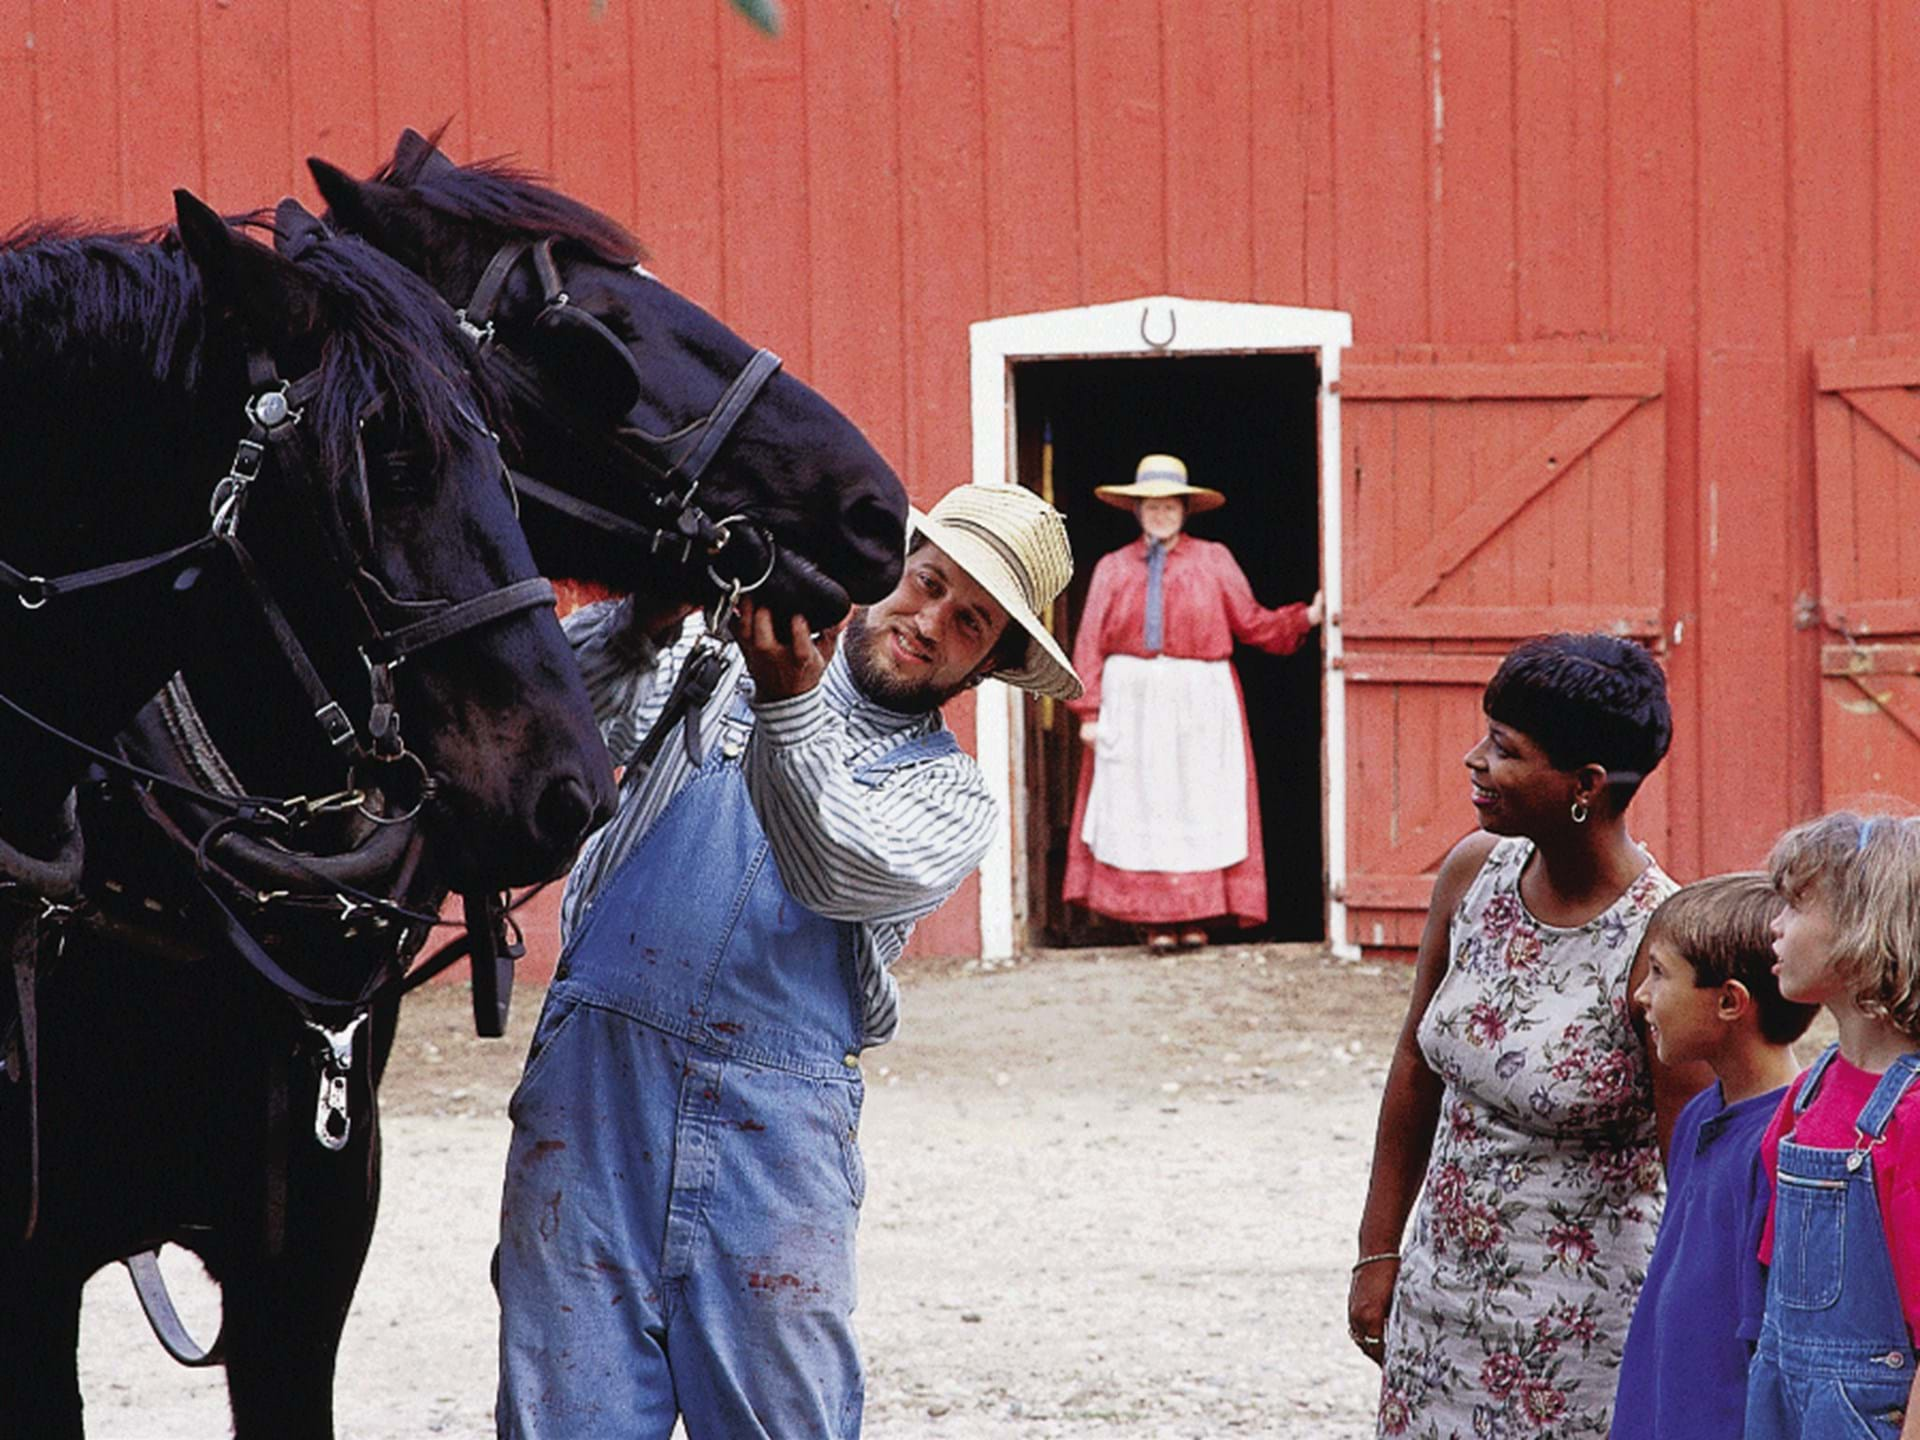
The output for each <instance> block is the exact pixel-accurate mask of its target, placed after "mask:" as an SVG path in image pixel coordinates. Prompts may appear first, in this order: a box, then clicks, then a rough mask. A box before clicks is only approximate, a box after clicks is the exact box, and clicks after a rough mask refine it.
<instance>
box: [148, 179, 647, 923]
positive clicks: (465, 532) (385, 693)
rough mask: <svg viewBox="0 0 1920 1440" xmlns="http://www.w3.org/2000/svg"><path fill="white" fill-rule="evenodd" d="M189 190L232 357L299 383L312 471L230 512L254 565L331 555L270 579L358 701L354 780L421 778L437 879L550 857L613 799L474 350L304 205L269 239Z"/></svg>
mask: <svg viewBox="0 0 1920 1440" xmlns="http://www.w3.org/2000/svg"><path fill="white" fill-rule="evenodd" d="M189 198H190V197H189ZM196 205H197V202H195V205H189V204H187V203H185V202H183V204H182V207H181V211H180V221H181V223H180V227H179V233H180V240H181V244H182V246H183V248H184V249H185V250H186V252H187V254H188V255H189V256H190V257H191V258H192V259H193V262H194V264H195V266H196V268H197V269H198V270H199V271H200V273H201V275H202V276H203V277H204V280H205V283H206V286H207V293H208V299H209V304H210V308H211V309H213V310H214V311H216V312H217V313H220V314H222V315H226V316H230V317H232V318H233V319H234V321H235V322H236V323H235V326H234V332H235V334H236V336H237V338H238V340H239V342H240V346H241V347H242V348H243V349H244V351H245V354H244V355H241V356H236V355H233V354H231V353H229V354H228V355H227V357H226V363H227V364H228V365H229V366H234V365H235V364H236V363H238V364H239V365H241V366H244V367H245V373H246V374H247V378H248V379H249V381H250V382H252V383H255V384H257V383H258V373H257V372H258V371H259V369H260V366H261V359H260V357H261V356H263V355H264V356H266V357H268V359H269V360H270V361H271V362H272V363H273V364H274V365H275V367H276V368H277V369H278V370H279V371H280V373H282V374H285V373H288V372H289V371H296V370H297V369H298V368H299V367H306V373H307V374H308V375H309V376H311V377H312V378H311V381H310V389H311V399H310V400H309V401H308V402H307V405H306V409H307V410H308V411H309V412H310V413H311V414H312V416H313V419H314V421H315V422H316V423H315V432H314V435H313V441H312V447H313V451H314V458H315V460H316V462H317V464H316V466H315V469H316V472H317V474H316V478H317V479H318V480H319V483H317V484H309V485H306V486H284V485H283V486H277V487H276V486H271V485H270V486H265V487H260V486H254V487H249V488H251V489H254V490H257V491H258V492H259V493H257V494H255V495H252V496H248V497H244V503H245V504H246V505H247V506H248V507H249V508H252V507H254V506H257V507H258V509H259V511H260V513H259V515H258V516H253V515H247V514H245V513H244V512H241V513H239V514H238V515H236V517H235V520H234V521H233V522H232V526H231V528H232V529H233V530H234V531H235V532H236V533H237V534H238V535H240V536H241V537H242V538H243V539H245V540H246V542H247V545H248V546H249V547H252V546H254V545H255V544H256V543H257V546H258V548H259V554H258V564H257V566H256V567H255V568H256V569H257V570H258V571H259V572H260V573H261V574H264V575H268V576H278V575H280V574H282V573H288V574H299V573H302V571H305V572H307V573H311V572H312V571H313V569H314V561H315V559H316V558H321V559H323V560H324V561H325V562H326V563H325V564H324V565H323V567H322V569H323V573H324V574H325V575H327V576H330V577H331V584H328V583H322V584H319V585H310V584H303V585H299V586H292V585H280V584H278V583H275V584H274V586H273V589H274V592H275V594H276V596H277V598H278V601H279V603H280V605H281V606H282V608H283V609H284V610H285V612H286V614H287V616H288V619H289V621H290V623H291V624H292V626H293V628H294V629H295V630H296V632H297V633H299V634H301V635H303V636H307V635H311V636H313V637H315V638H314V640H313V642H312V643H313V646H314V655H315V663H316V666H317V667H318V668H320V669H321V670H322V672H323V673H327V674H332V675H342V676H344V677H351V678H350V682H349V681H348V680H343V681H342V683H343V684H346V683H351V684H352V685H353V687H354V688H353V690H352V691H351V693H353V694H355V695H356V696H363V697H365V698H364V704H365V710H364V712H363V713H364V714H365V715H366V717H367V731H368V733H367V736H366V738H365V740H364V741H361V740H358V739H356V740H355V741H353V742H350V743H351V744H353V745H358V746H360V748H361V751H362V754H361V756H360V758H359V759H358V760H357V762H356V765H355V771H354V774H353V776H352V777H351V779H352V781H353V784H354V785H355V786H358V785H359V784H360V783H362V782H366V783H368V784H372V785H377V786H387V785H397V786H398V787H399V788H400V789H401V790H402V791H403V792H404V791H405V788H406V786H407V784H408V775H409V773H411V774H412V775H413V777H414V778H415V779H416V780H417V779H419V778H422V777H424V778H425V779H426V781H427V782H428V784H427V788H428V791H429V792H430V794H431V803H429V804H428V805H427V806H426V807H425V813H424V820H425V823H426V826H427V832H428V835H429V838H430V840H431V841H432V850H431V853H432V855H433V857H434V859H435V862H436V863H435V867H434V868H435V869H436V871H438V872H440V873H442V874H443V875H444V877H445V878H446V879H447V880H448V881H449V883H452V884H456V885H462V886H469V887H470V886H475V885H480V884H486V885H499V884H505V883H509V882H519V881H525V880H534V879H544V878H546V877H548V876H550V875H552V874H554V873H556V872H557V871H558V870H560V869H562V868H563V867H564V866H565V865H566V864H567V863H568V862H569V861H570V860H571V857H572V855H573V853H574V851H575V850H576V849H577V848H578V846H579V844H580V842H581V841H582V840H583V839H584V838H585V836H586V835H587V833H588V832H589V831H590V830H592V829H593V828H594V827H595V826H596V825H598V824H599V823H601V822H602V821H603V820H604V819H605V818H606V816H607V815H608V814H609V813H610V812H611V805H612V798H613V797H612V782H611V767H610V765H609V764H608V762H607V759H606V755H605V749H604V747H603V746H602V744H601V743H600V740H599V737H598V734H597V732H596V731H595V730H594V728H593V723H592V715H591V707H590V704H589V702H588V701H587V698H586V694H585V691H584V689H583V687H582V686H581V684H580V681H579V678H578V673H577V671H576V669H575V667H574V666H573V663H572V659H571V656H570V654H569V652H568V650H567V647H566V643H565V640H564V638H563V637H562V636H561V634H560V631H559V626H558V624H557V622H556V621H555V619H554V617H553V614H552V610H551V599H552V595H551V588H550V587H548V586H547V585H546V584H545V582H544V581H542V580H541V579H540V578H539V575H538V572H537V571H536V569H535V567H534V564H533V559H532V555H531V553H530V551H529V550H528V548H527V544H526V540H525V537H524V535H523V533H522V532H521V530H520V527H519V524H518V522H517V519H516V515H515V503H514V497H513V494H512V491H511V488H510V486H509V484H508V483H507V480H506V476H505V470H504V466H503V463H502V461H501V458H500V454H499V446H498V442H497V440H496V438H495V437H494V435H493V433H492V431H491V429H490V428H489V423H488V418H487V417H488V415H489V412H490V410H491V409H492V408H495V407H496V404H497V402H496V401H495V400H494V398H493V397H492V396H490V395H489V394H488V393H487V392H486V391H484V390H483V389H482V388H481V387H480V385H479V384H478V383H477V381H476V378H475V375H474V372H473V369H472V366H471V364H470V347H469V346H468V345H467V344H466V341H465V339H464V337H462V336H461V334H460V332H459V331H458V329H457V327H456V326H455V325H454V324H453V323H452V322H451V320H450V318H449V317H448V316H447V315H446V313H445V307H444V306H443V305H441V304H440V302H439V300H438V298H437V297H435V296H434V295H433V294H432V293H431V292H430V291H429V290H428V289H427V288H426V286H424V285H423V284H421V283H420V282H419V280H418V279H417V278H416V277H415V276H413V275H412V274H410V273H409V272H407V271H405V270H404V269H403V268H402V267H400V266H398V265H396V264H394V263H393V262H392V261H391V260H389V259H388V258H387V257H385V256H383V255H381V254H379V253H378V252H377V251H375V250H374V249H372V248H371V247H370V246H367V245H366V244H364V243H363V242H361V241H358V240H355V239H353V238H352V237H346V236H334V235H333V234H332V233H331V232H330V231H328V230H327V229H326V227H324V226H323V225H322V224H321V223H320V222H319V221H318V220H316V219H315V218H314V217H312V216H311V215H308V214H307V213H306V212H305V211H304V210H303V209H301V208H300V207H299V206H298V205H297V204H296V203H295V202H292V201H287V202H283V204H282V205H281V206H280V208H279V210H278V211H277V212H276V214H275V217H274V232H275V248H274V249H273V250H269V249H267V248H266V247H264V246H259V245H255V244H253V243H251V242H249V241H246V240H245V239H243V238H242V237H241V236H239V235H237V234H235V233H234V232H233V231H232V230H231V229H230V228H229V227H227V226H226V225H225V224H224V223H223V222H219V221H218V220H217V217H213V216H212V215H211V214H210V213H208V212H206V211H205V210H204V208H203V207H202V208H198V209H196ZM322 317H326V319H327V323H324V324H322V323H320V322H321V318H322ZM303 492H304V493H303ZM256 528H257V530H258V532H259V540H258V541H257V542H255V541H254V540H253V539H252V538H251V536H250V535H249V534H248V531H249V530H250V529H256ZM210 663H211V665H212V666H218V665H221V664H222V663H223V662H222V661H220V660H217V659H216V660H214V661H212V662H210ZM229 668H230V667H229ZM290 668H295V669H297V667H290ZM190 673H191V672H190ZM196 689H197V692H198V693H199V694H200V695H201V697H202V704H203V708H206V707H210V706H217V705H218V704H219V703H220V702H219V700H218V699H217V698H212V697H217V695H218V694H219V687H216V686H209V685H207V684H205V683H202V684H201V685H199V686H197V687H196ZM328 738H329V740H330V741H332V742H333V743H332V744H330V746H329V748H331V749H333V750H335V751H338V750H340V749H341V748H343V747H342V744H341V743H340V741H339V737H338V735H337V734H335V735H333V736H329V737H328ZM277 743H284V741H283V740H282V741H281V742H277ZM316 748H317V747H316ZM276 769H277V770H278V771H279V772H281V773H284V772H285V769H286V767H285V765H284V764H280V765H278V766H277V767H276ZM403 803H410V802H407V801H405V800H404V799H403Z"/></svg>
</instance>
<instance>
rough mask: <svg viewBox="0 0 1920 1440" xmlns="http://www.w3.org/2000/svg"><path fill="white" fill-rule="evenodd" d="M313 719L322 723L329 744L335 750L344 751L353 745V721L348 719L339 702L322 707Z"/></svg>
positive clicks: (314, 713) (330, 702)
mask: <svg viewBox="0 0 1920 1440" xmlns="http://www.w3.org/2000/svg"><path fill="white" fill-rule="evenodd" d="M313 718H314V719H315V720H318V721H319V722H320V728H321V730H323V731H324V732H325V733H326V737H327V743H328V744H330V745H332V746H333V748H334V749H336V750H343V749H345V748H346V747H347V746H349V745H351V744H352V743H353V740H354V735H353V721H352V720H350V719H348V718H347V712H346V711H345V710H342V709H341V708H340V702H339V701H338V700H329V701H328V702H327V703H326V704H324V705H322V706H321V707H320V708H319V709H318V710H316V711H314V712H313Z"/></svg>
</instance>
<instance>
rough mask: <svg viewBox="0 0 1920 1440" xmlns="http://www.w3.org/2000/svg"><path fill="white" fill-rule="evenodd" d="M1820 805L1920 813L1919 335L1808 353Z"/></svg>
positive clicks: (1871, 339)
mask: <svg viewBox="0 0 1920 1440" xmlns="http://www.w3.org/2000/svg"><path fill="white" fill-rule="evenodd" d="M1814 385H1815V388H1816V391H1817V397H1816V400H1815V404H1814V488H1815V493H1816V497H1817V514H1818V519H1819V534H1820V614H1819V621H1820V624H1821V626H1822V627H1823V634H1822V644H1821V647H1820V675H1821V681H1820V752H1821V756H1820V758H1821V774H1820V779H1821V794H1822V796H1823V797H1824V803H1825V804H1827V805H1828V806H1835V807H1837V806H1840V805H1847V804H1860V805H1865V806H1869V807H1870V806H1871V805H1873V804H1874V803H1875V802H1874V801H1873V799H1872V798H1871V797H1873V796H1876V795H1879V796H1885V795H1897V796H1900V797H1903V798H1904V799H1906V800H1907V801H1910V802H1914V801H1920V522H1916V520H1915V517H1916V516H1920V336H1913V335H1881V336H1872V337H1866V338H1861V339H1857V340H1844V341H1840V342H1838V343H1835V344H1831V345H1823V346H1821V347H1820V348H1819V349H1818V350H1817V351H1815V353H1814Z"/></svg>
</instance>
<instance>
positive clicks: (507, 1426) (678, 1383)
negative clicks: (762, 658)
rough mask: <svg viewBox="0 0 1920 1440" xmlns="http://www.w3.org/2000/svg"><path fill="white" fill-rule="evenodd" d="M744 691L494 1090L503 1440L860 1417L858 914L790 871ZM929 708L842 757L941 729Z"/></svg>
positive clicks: (886, 769) (729, 1432)
mask: <svg viewBox="0 0 1920 1440" xmlns="http://www.w3.org/2000/svg"><path fill="white" fill-rule="evenodd" d="M752 723H753V720H752V712H751V710H750V709H749V708H748V706H747V704H746V702H745V700H744V698H743V697H740V696H736V698H735V700H734V702H733V704H732V705H731V706H730V707H729V712H728V716H727V719H726V720H725V721H724V722H723V724H722V727H721V731H720V734H719V735H718V736H716V737H715V739H716V740H717V742H718V743H716V744H714V746H713V749H712V750H711V752H710V753H709V754H708V755H707V757H706V760H705V762H704V763H703V764H702V765H701V767H700V768H699V770H697V771H696V772H695V773H694V774H693V776H692V777H691V778H690V779H689V780H688V781H687V782H686V784H685V786H684V787H683V788H682V789H681V791H680V793H679V794H678V795H676V796H675V797H674V798H673V800H672V801H671V802H670V803H669V804H668V806H667V808H666V809H665V811H664V812H663V813H662V814H661V816H660V818H659V820H658V821H656V822H655V824H654V825H653V827H652V828H651V829H650V830H649V831H648V832H647V834H646V835H645V837H644V838H643V839H642V840H641V842H640V843H639V845H638V846H636V848H635V850H634V852H633V854H631V855H630V856H629V857H628V858H627V860H626V861H625V862H624V863H623V864H622V865H621V867H620V869H619V870H618V871H617V872H615V874H614V875H613V876H612V877H611V878H610V879H609V881H608V882H607V884H606V885H605V886H604V887H603V888H602V890H601V892H600V894H599V895H598V896H597V897H596V898H595V899H594V901H593V904H592V907H591V908H590V909H589V910H588V911H587V913H586V915H585V916H584V918H583V919H582V920H581V922H580V926H579V930H578V932H577V933H576V934H575V935H574V936H573V937H572V939H571V941H570V943H569V945H568V947H567V950H566V953H565V954H564V955H563V956H562V957H561V961H560V967H559V970H558V973H557V975H556V978H555V981H554V984H553V987H552V989H551V990H550V991H549V993H548V996H547V1003H546V1007H545V1009H544V1010H543V1011H542V1013H541V1016H540V1022H539V1026H538V1028H537V1029H536V1031H535V1033H534V1040H533V1048H532V1053H531V1055H530V1056H529V1059H528V1061H527V1068H526V1073H525V1075H524V1076H523V1077H522V1079H521V1082H520V1087H519V1089H518V1090H517V1091H516V1092H515V1094H514V1097H513V1104H512V1108H511V1113H512V1117H513V1143H512V1147H511V1149H510V1151H509V1154H508V1158H507V1177H506V1191H505V1195H504V1197H503V1199H502V1202H501V1211H500V1252H499V1287H500V1301H501V1338H500V1396H499V1409H498V1417H499V1419H498V1423H499V1430H500V1434H501V1435H502V1436H503V1437H513V1440H533V1437H542V1440H551V1437H557V1436H567V1437H581V1440H587V1437H591V1440H607V1437H620V1440H651V1437H658V1440H666V1437H667V1436H668V1435H669V1433H670V1432H671V1431H672V1429H673V1424H674V1417H675V1414H676V1413H677V1412H679V1413H684V1414H685V1416H686V1422H687V1430H688V1433H689V1435H690V1436H691V1437H693V1440H753V1437H760V1436H771V1437H777V1440H823V1437H840V1436H853V1435H857V1434H858V1433H859V1429H860V1416H861V1405H862V1399H863V1396H864V1388H863V1383H862V1379H861V1369H860V1358H859V1353H858V1351H857V1349H856V1347H855V1344H854V1335H853V1327H852V1313H853V1306H854V1293H855V1286H854V1253H853V1251H854V1232H855V1227H856V1223H857V1220H858V1208H859V1205H860V1201H861V1198H862V1194H863V1191H864V1189H865V1183H866V1182H865V1173H864V1171H863V1169H862V1167H861V1159H860V1151H859V1147H858V1141H857V1130H858V1125H859V1118H860V1102H861V1094H862V1087H861V1079H860V1071H859V1051H860V1047H861V1043H862V1034H861V1020H860V1016H861V1011H860V1008H859V1002H858V1000H857V997H856V990H855V986H854V950H853V947H854V946H855V945H856V944H857V943H859V929H858V927H857V926H855V925H852V924H846V923H839V922H835V921H831V920H827V919H824V918H822V917H821V916H819V915H817V914H815V913H814V912H812V911H811V910H808V909H806V908H805V907H803V906H802V905H800V904H799V903H798V902H797V901H795V900H794V899H793V898H792V897H791V896H790V895H788V893H787V891H786V888H785V887H784V886H783V885H782V884H781V881H780V876H779V873H778V870H777V867H776V865H775V862H774V859H773V856H772V854H771V853H770V852H769V850H768V847H767V840H766V837H765V835H764V834H763V832H762V831H761V828H760V821H759V818H758V816H757V815H756V814H755V813H754V810H753V807H752V805H751V803H750V802H749V800H748V796H747V787H746V781H745V778H744V777H743V775H742V773H741V768H740V755H741V752H742V750H743V749H744V747H745V744H746V742H747V739H748V736H749V734H750V732H751V728H752ZM955 748H956V746H955V742H954V740H953V737H952V735H951V734H950V733H948V732H947V731H944V730H941V731H936V732H934V733H933V734H931V735H927V736H923V737H921V738H919V739H916V740H911V741H908V742H907V743H906V744H904V745H902V746H901V747H900V748H899V749H897V750H895V751H893V752H891V753H890V754H888V755H886V756H884V757H882V758H881V759H880V760H878V761H876V762H874V763H873V764H871V765H869V766H867V767H865V768H864V769H863V770H861V771H860V772H858V773H857V774H856V777H855V778H856V779H858V780H861V781H862V782H864V783H866V784H871V785H878V784H880V783H881V782H882V781H883V780H884V779H885V778H886V776H887V775H888V774H889V773H891V772H892V771H894V770H897V769H899V768H901V767H902V766H905V765H910V764H913V763H916V762H919V761H924V760H928V759H931V758H933V757H935V756H938V755H943V754H947V753H950V752H951V751H953V750H954V749H955Z"/></svg>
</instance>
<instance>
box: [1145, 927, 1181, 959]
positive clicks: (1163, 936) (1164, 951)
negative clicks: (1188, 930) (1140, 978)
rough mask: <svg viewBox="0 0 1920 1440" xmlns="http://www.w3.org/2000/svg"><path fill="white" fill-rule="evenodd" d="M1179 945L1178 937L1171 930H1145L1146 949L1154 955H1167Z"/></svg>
mask: <svg viewBox="0 0 1920 1440" xmlns="http://www.w3.org/2000/svg"><path fill="white" fill-rule="evenodd" d="M1179 946H1180V937H1179V936H1177V935H1175V934H1174V933H1173V931H1171V930H1149V931H1147V949H1149V950H1151V951H1152V952H1153V953H1154V954H1156V955H1168V954H1171V953H1172V952H1173V951H1175V950H1177V949H1178V948H1179Z"/></svg>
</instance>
